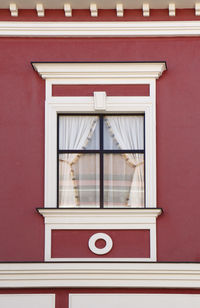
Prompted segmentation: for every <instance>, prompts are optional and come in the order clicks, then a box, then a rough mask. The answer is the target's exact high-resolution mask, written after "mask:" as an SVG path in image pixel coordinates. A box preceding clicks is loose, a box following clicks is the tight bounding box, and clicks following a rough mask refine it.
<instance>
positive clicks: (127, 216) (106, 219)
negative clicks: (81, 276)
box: [38, 208, 162, 262]
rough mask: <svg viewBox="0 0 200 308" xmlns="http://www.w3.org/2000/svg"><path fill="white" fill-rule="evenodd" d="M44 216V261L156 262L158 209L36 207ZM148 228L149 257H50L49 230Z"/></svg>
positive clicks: (50, 236)
mask: <svg viewBox="0 0 200 308" xmlns="http://www.w3.org/2000/svg"><path fill="white" fill-rule="evenodd" d="M38 211H39V213H40V214H41V215H42V216H43V217H44V219H45V261H54V262H55V261H70V262H72V261H74V262H75V261H79V262H81V261H90V262H95V261H100V262H107V261H115V262H117V261H124V262H127V261H129V262H130V261H131V262H137V261H142V262H150V261H156V258H157V255H156V253H157V249H156V248H157V247H156V238H157V237H156V219H157V217H158V216H159V215H160V214H161V213H162V210H161V209H150V208H149V209H100V210H98V209H64V208H60V209H51V208H50V209H45V208H44V209H38ZM85 229H86V230H92V229H99V230H149V232H150V257H149V258H52V257H51V247H52V230H85Z"/></svg>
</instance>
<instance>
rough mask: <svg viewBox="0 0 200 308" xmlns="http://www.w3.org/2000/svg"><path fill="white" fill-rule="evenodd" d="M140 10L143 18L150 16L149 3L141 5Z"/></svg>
mask: <svg viewBox="0 0 200 308" xmlns="http://www.w3.org/2000/svg"><path fill="white" fill-rule="evenodd" d="M142 10H143V16H145V17H148V16H150V9H149V3H143V6H142Z"/></svg>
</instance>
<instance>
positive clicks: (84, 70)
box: [32, 61, 166, 84]
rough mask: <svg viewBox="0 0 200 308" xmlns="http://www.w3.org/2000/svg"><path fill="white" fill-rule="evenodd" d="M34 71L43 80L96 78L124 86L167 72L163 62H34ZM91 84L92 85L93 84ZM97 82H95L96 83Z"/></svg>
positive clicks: (70, 80)
mask: <svg viewBox="0 0 200 308" xmlns="http://www.w3.org/2000/svg"><path fill="white" fill-rule="evenodd" d="M32 65H33V67H34V69H35V70H36V71H37V72H38V74H39V75H40V76H41V77H42V78H43V79H58V78H61V79H62V78H65V79H68V80H69V82H68V84H69V83H72V80H74V79H75V80H77V79H79V80H78V81H77V82H78V83H81V80H83V81H84V80H85V79H87V80H91V82H92V80H94V79H96V78H98V79H100V80H103V82H106V81H105V80H106V79H109V80H110V79H112V83H115V81H114V80H118V82H119V83H120V84H123V83H125V82H127V81H126V79H129V80H132V79H135V78H156V79H158V78H159V77H160V76H161V75H162V73H163V72H164V71H165V70H166V63H165V62H164V61H163V62H162V61H161V62H135V63H134V62H131V63H128V62H127V63H119V62H118V63H104V62H102V63H101V62H99V63H97V62H96V63H66V62H65V63H53V62H52V63H51V64H50V63H45V62H43V63H42V62H33V63H32ZM91 82H90V83H91ZM94 82H95V81H94Z"/></svg>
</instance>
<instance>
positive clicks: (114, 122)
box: [104, 115, 144, 150]
mask: <svg viewBox="0 0 200 308" xmlns="http://www.w3.org/2000/svg"><path fill="white" fill-rule="evenodd" d="M104 149H106V150H119V149H120V150H143V149H144V116H137V115H136V116H105V117H104Z"/></svg>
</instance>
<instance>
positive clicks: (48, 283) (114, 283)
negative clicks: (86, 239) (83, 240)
mask: <svg viewBox="0 0 200 308" xmlns="http://www.w3.org/2000/svg"><path fill="white" fill-rule="evenodd" d="M0 287H5V288H12V287H16V288H22V287H25V288H28V287H29V288H30V287H137V288H140V287H144V288H200V264H197V263H194V264H189V263H183V264H179V263H148V264H147V263H146V264H145V263H2V264H0Z"/></svg>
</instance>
